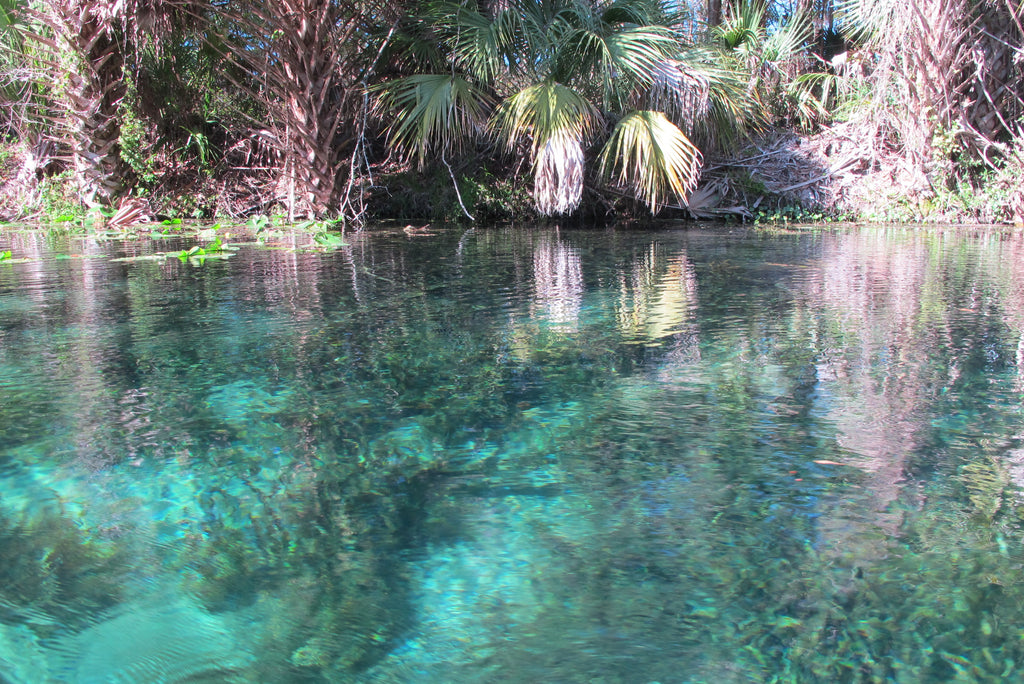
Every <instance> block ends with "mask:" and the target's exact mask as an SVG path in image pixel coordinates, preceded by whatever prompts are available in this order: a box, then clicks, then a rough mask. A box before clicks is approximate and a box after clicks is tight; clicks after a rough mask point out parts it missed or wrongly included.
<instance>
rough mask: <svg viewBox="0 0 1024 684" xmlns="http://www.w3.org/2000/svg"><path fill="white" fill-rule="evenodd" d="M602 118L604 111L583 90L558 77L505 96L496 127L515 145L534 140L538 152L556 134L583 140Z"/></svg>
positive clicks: (499, 134)
mask: <svg viewBox="0 0 1024 684" xmlns="http://www.w3.org/2000/svg"><path fill="white" fill-rule="evenodd" d="M599 121H600V112H598V110H597V108H596V107H594V105H592V104H591V103H590V101H589V100H587V98H586V97H584V96H583V95H581V94H580V93H579V92H577V91H575V90H573V89H572V88H569V87H568V86H566V85H563V84H561V83H558V82H555V81H545V82H543V83H537V84H535V85H532V86H529V87H528V88H524V89H523V90H520V91H519V92H518V93H516V94H514V95H512V96H511V97H508V98H506V99H505V101H504V102H502V103H501V105H500V106H499V107H498V110H497V112H495V115H494V119H493V127H494V129H495V130H496V131H497V133H498V137H499V138H500V139H502V140H503V141H504V142H505V144H506V145H507V146H508V147H509V149H511V148H512V147H513V146H514V145H515V144H516V142H517V141H518V140H520V139H522V138H525V137H529V138H532V140H533V150H534V154H536V153H537V152H538V151H539V150H540V149H541V148H542V147H544V146H545V145H546V144H547V143H548V141H549V140H551V139H552V138H558V137H562V138H567V139H575V140H580V141H582V140H583V139H585V138H586V137H587V136H589V135H590V134H591V133H593V131H594V130H595V128H596V125H597V123H598V122H599Z"/></svg>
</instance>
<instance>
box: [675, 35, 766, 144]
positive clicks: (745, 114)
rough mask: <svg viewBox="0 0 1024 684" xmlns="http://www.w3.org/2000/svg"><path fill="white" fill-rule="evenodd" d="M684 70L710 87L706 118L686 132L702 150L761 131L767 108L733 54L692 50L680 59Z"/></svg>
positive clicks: (705, 49)
mask: <svg viewBox="0 0 1024 684" xmlns="http://www.w3.org/2000/svg"><path fill="white" fill-rule="evenodd" d="M680 61H681V62H682V63H683V65H684V68H685V69H686V70H687V72H689V73H691V74H698V75H699V76H700V77H701V78H703V79H705V80H706V81H707V83H708V106H707V114H706V116H704V117H701V118H699V119H697V120H696V121H695V122H694V125H693V127H692V128H691V129H690V130H688V131H687V132H688V133H690V134H691V135H693V136H694V137H695V138H698V139H699V140H700V141H701V145H702V146H705V145H707V146H709V147H710V146H717V147H728V146H729V145H731V144H733V143H734V142H736V141H737V140H738V139H740V138H741V137H742V136H743V135H745V134H747V133H752V132H757V131H760V130H761V129H762V128H763V127H764V125H765V123H766V121H765V111H766V109H765V107H764V106H763V105H762V103H761V102H759V100H758V99H757V93H756V91H754V90H752V89H751V88H750V87H749V86H750V71H749V69H748V67H747V66H746V64H745V63H744V62H742V61H740V60H739V59H737V56H736V55H734V54H733V53H732V52H730V51H725V52H723V51H720V50H715V49H711V48H691V49H689V50H686V51H684V52H683V53H681V55H680Z"/></svg>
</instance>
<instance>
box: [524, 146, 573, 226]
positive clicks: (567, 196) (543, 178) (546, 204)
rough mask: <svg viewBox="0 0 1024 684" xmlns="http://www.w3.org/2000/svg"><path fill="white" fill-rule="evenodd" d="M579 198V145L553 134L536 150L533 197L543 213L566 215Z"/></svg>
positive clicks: (538, 208) (538, 209)
mask: <svg viewBox="0 0 1024 684" xmlns="http://www.w3.org/2000/svg"><path fill="white" fill-rule="evenodd" d="M582 197H583V146H582V145H581V144H580V141H579V140H578V139H575V138H570V137H567V136H562V135H559V136H555V137H553V138H550V139H549V140H548V141H547V143H546V144H545V145H544V147H542V148H541V149H540V151H539V152H538V153H537V159H536V161H535V162H534V172H533V200H534V203H535V205H536V207H537V211H539V212H540V213H541V214H544V215H545V216H553V215H555V214H569V213H572V212H573V211H575V209H576V208H577V207H578V206H579V205H580V200H581V199H582Z"/></svg>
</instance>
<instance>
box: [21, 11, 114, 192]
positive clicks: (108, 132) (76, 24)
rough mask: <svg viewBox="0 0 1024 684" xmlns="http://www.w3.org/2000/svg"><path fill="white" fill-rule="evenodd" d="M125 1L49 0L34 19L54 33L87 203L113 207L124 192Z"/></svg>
mask: <svg viewBox="0 0 1024 684" xmlns="http://www.w3.org/2000/svg"><path fill="white" fill-rule="evenodd" d="M125 12H126V6H125V3H124V2H120V1H119V0H98V1H93V0H47V2H44V3H42V5H41V7H40V9H39V10H38V11H35V12H32V16H33V17H34V18H35V19H37V20H39V21H40V22H41V23H43V24H44V25H45V26H46V27H47V28H48V29H49V30H50V32H51V33H52V35H53V38H54V41H48V40H46V39H43V38H40V40H41V41H43V43H44V44H46V45H48V46H49V47H50V48H52V49H53V54H52V56H51V60H52V65H53V66H54V67H55V68H56V70H57V71H58V72H60V75H61V80H62V81H63V86H64V88H65V89H66V96H67V107H68V110H67V112H66V114H67V121H66V124H67V127H68V128H69V129H70V131H71V135H70V139H69V142H70V144H71V152H72V158H73V160H74V167H75V174H76V176H77V179H78V183H79V187H80V193H81V196H82V199H83V201H85V202H86V203H87V204H90V205H92V204H110V203H111V202H112V201H113V200H114V199H115V198H116V197H117V196H118V195H119V194H121V192H122V190H123V188H124V180H125V177H126V173H127V170H126V167H125V164H124V162H123V160H122V159H121V155H120V150H119V147H118V143H119V139H120V133H121V128H120V123H119V118H118V107H119V106H120V103H121V100H122V98H123V97H124V95H125V78H124V76H125V74H124V64H125V53H124V40H123V39H124V31H123V28H124V20H125Z"/></svg>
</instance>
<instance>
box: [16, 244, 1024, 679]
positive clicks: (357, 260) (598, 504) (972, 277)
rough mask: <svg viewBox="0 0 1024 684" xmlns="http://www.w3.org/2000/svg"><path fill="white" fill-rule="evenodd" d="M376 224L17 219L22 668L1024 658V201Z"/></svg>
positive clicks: (708, 664)
mask: <svg viewBox="0 0 1024 684" xmlns="http://www.w3.org/2000/svg"><path fill="white" fill-rule="evenodd" d="M347 239H348V245H347V246H345V247H342V248H340V249H337V250H334V251H326V252H324V251H313V250H302V249H300V250H289V249H281V247H282V246H281V245H258V244H250V245H244V246H242V247H240V248H239V249H238V250H237V251H236V252H235V253H234V254H233V255H232V256H231V258H228V259H221V260H214V259H208V260H202V261H200V260H196V259H193V260H191V261H182V260H179V259H176V258H156V259H139V258H134V257H139V256H145V255H151V254H153V253H155V252H158V251H160V250H164V249H168V247H167V245H166V244H165V243H163V242H160V243H154V242H150V241H148V240H134V241H102V242H101V241H97V240H90V239H86V238H74V237H67V236H53V235H47V234H44V233H31V232H21V233H16V232H11V233H4V234H0V250H2V249H7V248H10V249H12V251H13V252H14V253H15V256H19V257H29V261H27V262H25V263H15V264H0V680H3V681H9V682H32V683H36V682H50V681H52V682H103V681H132V682H206V681H209V682H214V681H239V682H245V681H275V682H320V681H323V682H326V681H332V682H336V681H350V682H540V681H544V682H601V683H611V682H641V683H642V682H661V683H662V684H666V683H667V682H715V683H719V682H762V681H801V682H816V681H820V682H860V681H896V682H942V681H996V680H999V679H1000V678H1002V679H1015V678H1019V677H1021V676H1022V673H1024V631H1022V630H1024V575H1022V572H1021V570H1022V563H1024V547H1022V538H1021V531H1020V527H1021V519H1022V516H1024V508H1022V502H1024V498H1022V494H1021V489H1020V486H1021V484H1022V483H1024V443H1022V441H1024V424H1022V419H1021V400H1022V396H1024V395H1022V393H1024V238H1022V237H1021V236H1019V235H1003V234H1000V233H998V232H971V231H964V230H941V229H936V230H934V231H929V232H915V231H911V230H902V229H882V228H873V229H863V230H841V231H805V232H797V233H779V234H765V233H759V232H754V231H747V230H742V229H734V230H732V231H728V230H718V231H699V230H691V231H663V232H658V233H647V232H625V231H620V232H595V231H578V232H569V231H558V230H540V229H529V228H522V227H520V228H508V229H492V230H484V229H476V230H472V231H464V230H452V231H440V232H438V233H437V234H434V235H422V236H420V235H414V236H408V235H405V234H404V233H402V232H389V231H378V232H372V231H371V232H367V233H364V234H361V235H356V236H348V238H347ZM300 242H301V241H300ZM187 244H190V243H189V242H188V241H182V242H181V244H177V243H176V244H174V245H173V247H174V248H176V249H177V248H180V247H181V246H182V245H187ZM302 244H304V243H302ZM300 246H301V245H300ZM125 257H128V258H127V259H126V258H125Z"/></svg>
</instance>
